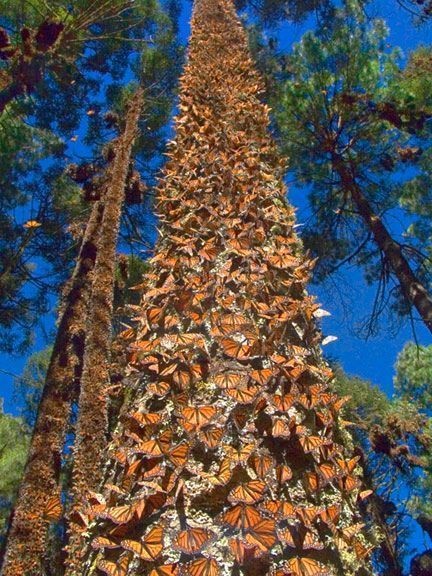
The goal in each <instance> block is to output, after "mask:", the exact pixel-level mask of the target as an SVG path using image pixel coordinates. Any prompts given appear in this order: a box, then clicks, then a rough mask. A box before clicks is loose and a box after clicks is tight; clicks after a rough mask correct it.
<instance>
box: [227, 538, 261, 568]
mask: <svg viewBox="0 0 432 576" xmlns="http://www.w3.org/2000/svg"><path fill="white" fill-rule="evenodd" d="M229 547H230V548H231V552H232V553H233V555H234V558H235V561H236V562H237V564H245V563H247V562H248V561H250V560H252V559H253V558H255V557H256V556H257V555H259V552H258V550H257V547H256V546H254V545H253V544H247V543H246V542H243V540H241V539H240V538H231V540H230V541H229Z"/></svg>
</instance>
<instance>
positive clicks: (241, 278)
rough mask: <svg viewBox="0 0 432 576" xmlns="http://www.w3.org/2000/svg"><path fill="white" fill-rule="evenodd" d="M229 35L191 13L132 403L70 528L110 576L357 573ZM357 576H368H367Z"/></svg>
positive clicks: (253, 115)
mask: <svg viewBox="0 0 432 576" xmlns="http://www.w3.org/2000/svg"><path fill="white" fill-rule="evenodd" d="M260 92H261V82H260V80H259V77H258V76H257V74H256V72H255V71H254V69H253V66H252V63H251V60H250V57H249V55H248V49H247V43H246V38H245V35H244V32H243V30H242V28H241V25H240V23H239V21H238V19H237V17H236V16H235V13H234V9H233V7H232V4H231V2H230V1H229V0H217V1H215V0H198V1H197V2H196V4H195V11H194V19H193V35H192V41H191V46H190V51H189V63H188V66H187V68H186V72H185V74H184V76H183V78H182V86H181V100H180V106H179V110H180V114H179V116H178V118H177V120H176V134H177V135H176V139H175V141H174V142H172V143H171V147H170V151H169V153H168V155H169V157H170V160H169V162H168V163H167V165H166V168H165V174H164V179H163V181H162V183H161V184H160V187H159V194H158V204H157V208H158V212H159V218H160V222H161V226H160V239H159V242H158V244H157V248H156V251H155V255H154V257H153V258H152V259H151V260H150V261H149V266H150V267H149V271H148V273H147V274H146V276H145V278H144V281H143V283H142V284H141V285H140V286H139V287H137V288H138V289H140V290H141V291H142V293H143V297H142V303H141V305H140V306H139V307H136V308H134V314H135V321H136V329H134V330H132V329H128V330H126V331H125V332H124V334H123V339H124V341H125V343H126V344H127V345H128V346H129V362H130V363H129V382H130V390H128V392H127V397H128V400H127V403H126V405H125V407H124V409H123V411H122V416H121V423H120V425H119V427H118V429H117V430H116V432H115V434H114V436H113V439H112V442H111V444H110V448H109V461H108V463H107V469H106V482H105V485H104V488H103V493H101V494H90V495H89V498H88V503H87V506H86V508H85V509H84V510H83V511H82V514H81V515H80V517H79V518H76V522H77V523H78V524H79V523H81V525H82V529H83V530H86V531H88V532H89V534H90V545H91V550H90V551H88V552H87V559H85V560H84V562H87V565H88V566H90V565H91V566H95V565H97V567H98V569H99V570H100V572H101V573H104V574H107V575H109V576H125V575H127V574H143V575H150V576H170V575H179V576H225V575H226V576H228V575H231V574H245V575H247V576H255V575H256V576H258V575H260V576H264V575H265V574H269V575H273V576H290V575H292V576H327V575H332V574H340V573H342V572H341V566H343V567H344V570H346V572H343V573H346V574H355V571H356V566H357V567H358V566H359V565H361V564H362V565H363V566H366V565H367V557H368V556H369V553H370V548H369V546H368V545H367V543H366V539H365V537H364V536H363V535H362V533H361V532H362V528H363V526H362V524H361V523H360V522H359V518H358V517H357V514H356V502H357V499H358V497H359V492H360V488H361V485H360V479H359V476H358V469H357V468H358V458H356V457H354V458H353V457H350V456H348V455H347V453H346V450H345V448H344V443H345V441H346V438H347V437H349V434H348V432H347V431H346V430H345V427H346V426H347V425H348V424H349V423H346V422H344V421H343V420H341V418H340V413H341V409H342V407H343V405H344V403H345V402H346V399H345V398H339V397H337V396H336V395H335V394H334V393H333V392H332V391H331V389H329V381H330V380H331V376H332V375H331V371H330V370H329V368H328V367H327V366H326V365H325V364H324V362H323V360H322V357H321V354H320V350H319V344H320V340H321V335H320V333H319V331H318V330H317V328H316V325H315V321H314V314H315V312H316V311H317V310H318V306H317V305H316V304H315V303H314V301H313V299H312V298H310V297H309V296H308V295H307V293H306V291H305V283H306V282H307V280H308V277H309V273H310V269H311V266H312V263H311V262H309V261H308V260H307V259H306V258H305V257H304V255H303V253H302V249H301V245H300V243H299V240H298V239H297V237H296V235H295V232H294V228H293V227H294V217H293V211H292V209H291V208H290V207H289V206H288V205H287V204H286V201H285V199H284V195H285V190H284V187H283V184H282V180H281V171H282V168H283V166H282V165H281V162H280V160H279V159H278V157H277V154H276V152H275V148H274V145H273V144H272V142H271V140H270V137H269V135H268V133H267V126H268V122H269V121H268V109H267V107H266V106H265V105H263V104H261V103H260V101H259V94H260ZM365 573H367V572H363V574H365Z"/></svg>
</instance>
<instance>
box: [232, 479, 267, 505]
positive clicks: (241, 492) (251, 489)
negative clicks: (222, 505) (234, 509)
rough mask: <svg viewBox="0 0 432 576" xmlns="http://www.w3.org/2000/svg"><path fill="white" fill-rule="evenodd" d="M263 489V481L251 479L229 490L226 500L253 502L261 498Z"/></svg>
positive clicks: (264, 485)
mask: <svg viewBox="0 0 432 576" xmlns="http://www.w3.org/2000/svg"><path fill="white" fill-rule="evenodd" d="M265 489H266V484H265V482H262V481H261V480H252V481H251V482H246V483H245V484H242V485H241V486H237V488H234V489H233V490H231V492H230V493H229V496H228V500H229V501H230V502H232V503H233V504H236V503H238V502H244V503H245V504H254V503H255V502H258V500H261V498H262V496H263V494H264V491H265Z"/></svg>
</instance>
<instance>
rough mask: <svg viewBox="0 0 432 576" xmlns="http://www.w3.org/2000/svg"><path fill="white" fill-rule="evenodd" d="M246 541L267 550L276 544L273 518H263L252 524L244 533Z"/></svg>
mask: <svg viewBox="0 0 432 576" xmlns="http://www.w3.org/2000/svg"><path fill="white" fill-rule="evenodd" d="M246 542H247V543H248V544H252V545H254V546H257V548H258V549H259V550H262V551H263V552H267V551H268V550H270V549H271V548H272V547H273V546H274V545H275V544H276V533H275V522H274V520H268V519H263V520H260V521H259V522H258V523H257V524H255V526H253V527H252V528H251V529H250V531H249V532H248V534H246Z"/></svg>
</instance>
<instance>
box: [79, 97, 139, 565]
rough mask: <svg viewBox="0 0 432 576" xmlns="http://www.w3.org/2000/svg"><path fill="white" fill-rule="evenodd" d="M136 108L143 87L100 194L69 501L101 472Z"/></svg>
mask: <svg viewBox="0 0 432 576" xmlns="http://www.w3.org/2000/svg"><path fill="white" fill-rule="evenodd" d="M142 108H143V90H142V89H141V88H138V90H137V91H136V92H135V94H134V95H133V96H132V97H131V98H130V102H129V106H128V111H127V114H126V119H125V123H124V128H123V131H122V133H121V134H120V136H119V137H118V138H117V139H116V141H115V143H114V145H113V146H112V152H113V155H114V158H113V160H112V163H111V166H110V167H109V178H110V181H109V183H108V186H107V190H106V193H105V196H104V212H103V217H102V221H101V226H100V235H99V242H98V247H97V254H96V260H95V269H94V277H93V286H92V297H91V303H90V310H89V315H88V324H87V327H88V329H87V336H86V339H85V351H84V360H83V371H82V375H81V380H80V395H79V401H78V419H77V425H76V440H75V446H74V465H73V487H72V490H73V498H74V505H75V506H76V505H78V504H79V503H80V502H82V500H83V499H84V498H86V497H87V496H88V494H89V491H91V490H94V489H96V488H97V487H98V486H99V483H100V479H101V475H102V471H101V456H102V454H103V450H104V448H105V446H106V435H107V428H108V416H107V403H106V390H107V388H108V386H109V362H110V349H111V335H112V322H113V300H114V277H115V270H116V247H117V242H118V236H119V230H120V221H121V214H122V208H123V202H124V199H125V190H126V185H127V180H128V175H129V166H130V163H131V155H132V147H133V144H134V141H135V138H136V135H137V131H138V122H139V119H140V115H141V111H142ZM71 531H72V537H71V541H70V545H69V551H70V555H69V560H70V561H72V560H73V557H74V553H73V551H74V550H75V549H76V548H77V542H79V537H78V538H76V536H79V531H77V530H76V529H75V523H74V522H73V521H72V523H71Z"/></svg>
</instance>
